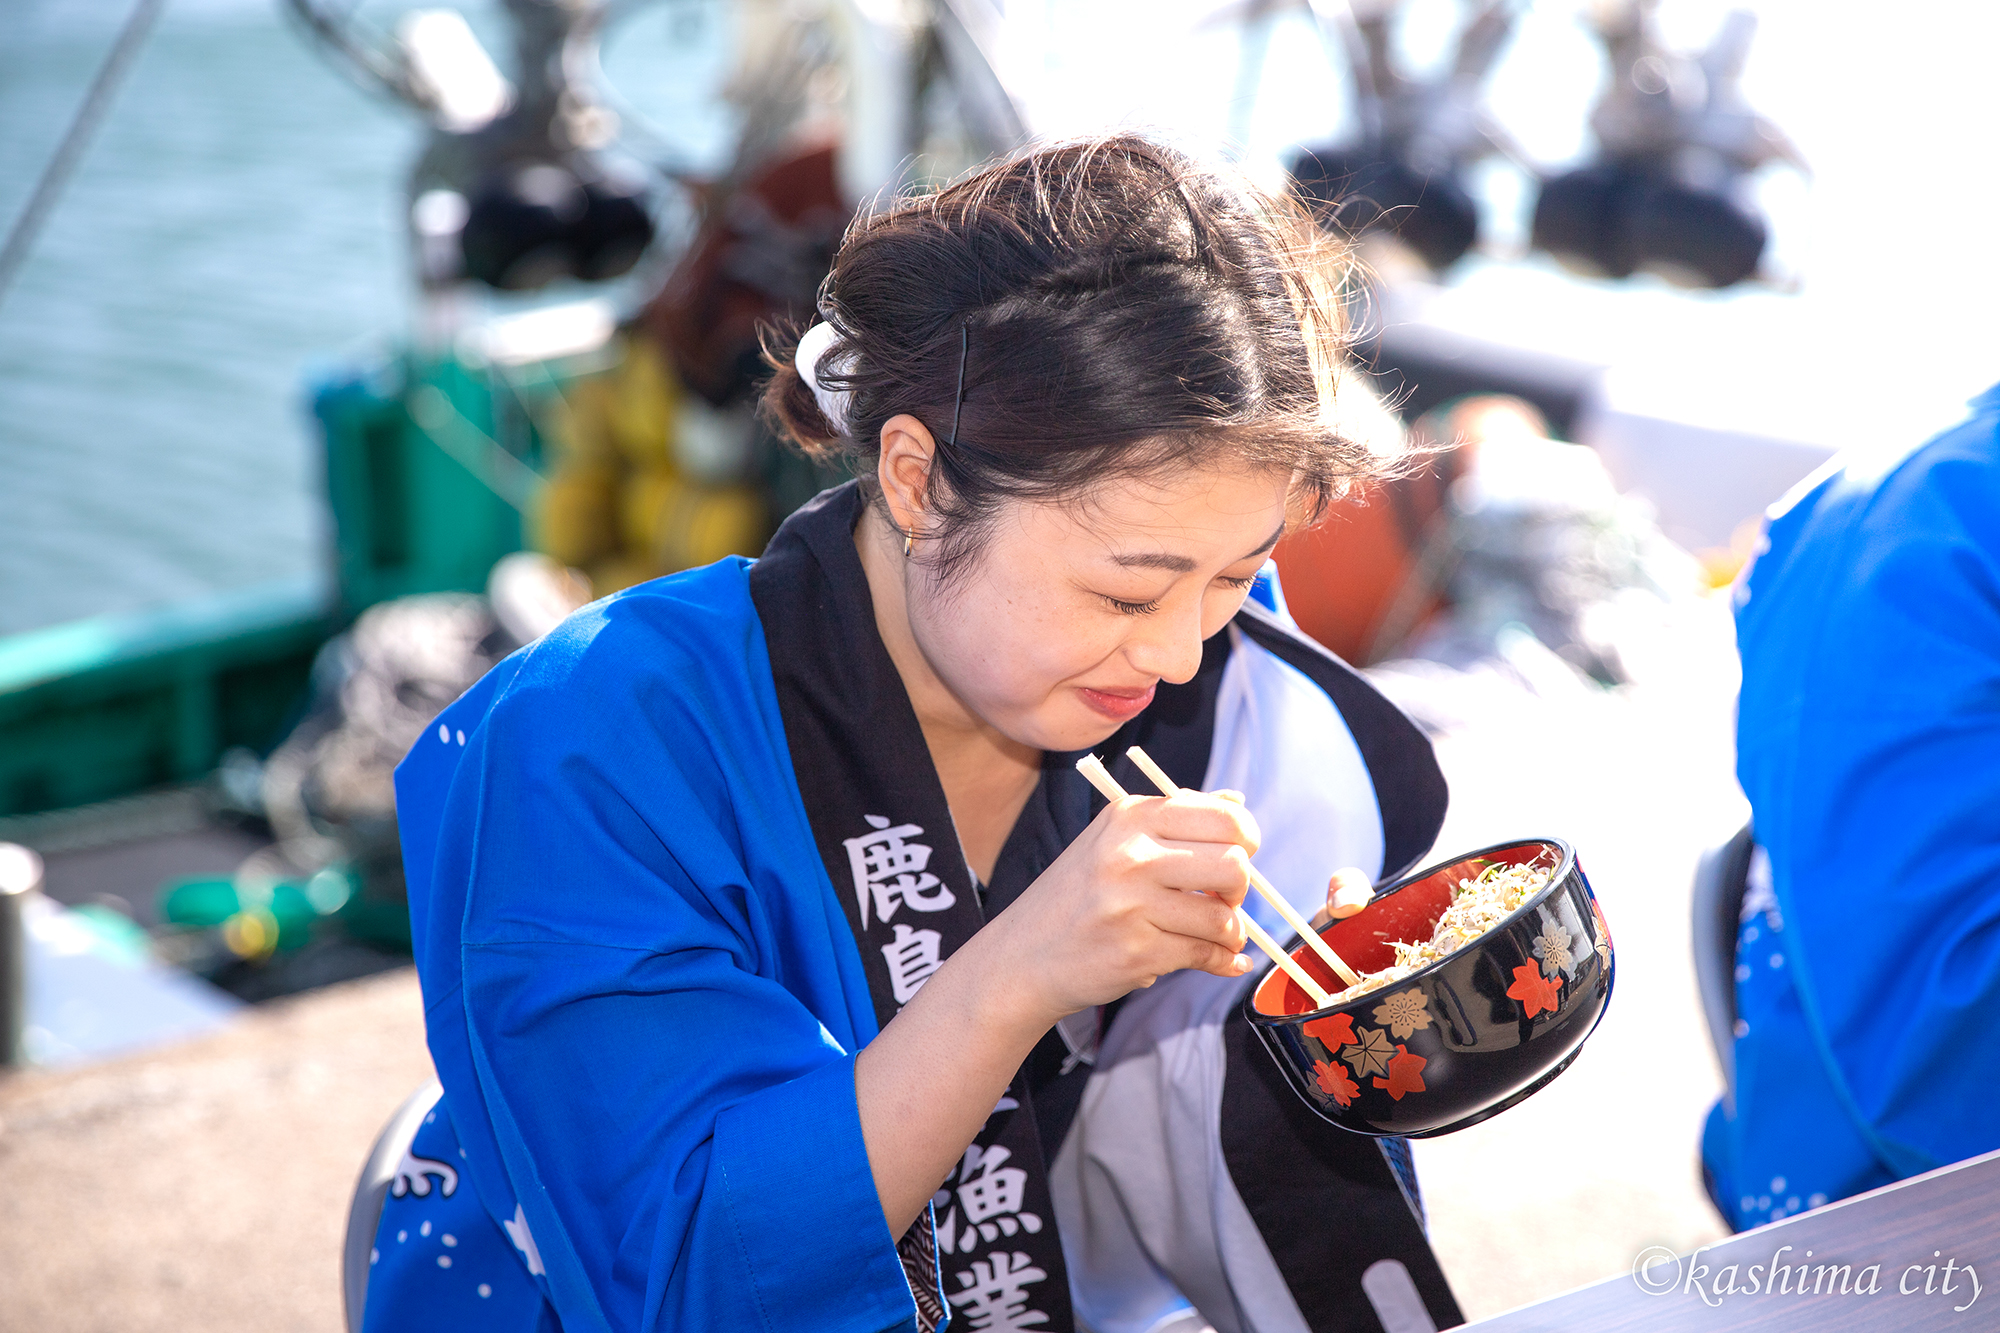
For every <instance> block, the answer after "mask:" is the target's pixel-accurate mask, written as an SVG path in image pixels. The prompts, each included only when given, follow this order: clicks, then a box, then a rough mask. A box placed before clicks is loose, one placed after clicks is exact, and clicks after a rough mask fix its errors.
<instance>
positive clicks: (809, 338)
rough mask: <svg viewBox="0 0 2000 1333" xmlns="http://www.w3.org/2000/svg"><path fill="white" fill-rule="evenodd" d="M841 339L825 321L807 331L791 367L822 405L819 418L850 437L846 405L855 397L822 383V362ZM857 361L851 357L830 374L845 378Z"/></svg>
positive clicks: (833, 366) (834, 366)
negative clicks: (820, 372) (795, 369)
mask: <svg viewBox="0 0 2000 1333" xmlns="http://www.w3.org/2000/svg"><path fill="white" fill-rule="evenodd" d="M839 337H840V331H839V330H838V329H836V328H834V327H833V325H831V324H828V323H826V322H825V321H824V320H822V321H821V322H820V323H818V324H815V325H813V326H812V327H811V328H809V329H807V330H806V336H805V337H803V338H801V339H799V350H798V351H797V352H794V353H793V354H792V364H793V365H794V366H796V367H797V368H798V372H799V378H800V379H802V380H804V381H805V382H806V387H807V388H808V389H811V390H812V393H813V398H814V399H815V400H816V401H817V402H818V403H819V411H820V415H821V416H823V417H825V418H826V419H827V421H828V423H829V424H831V425H832V427H833V428H834V429H835V430H837V431H839V432H840V433H841V434H842V435H845V434H847V402H848V399H850V398H852V397H853V396H854V395H853V393H852V392H851V391H850V390H847V389H829V388H826V387H824V386H823V385H821V384H820V382H819V369H820V362H821V360H822V359H824V358H825V356H826V349H827V348H829V347H831V346H832V345H833V343H834V340H835V339H837V338H839ZM853 363H854V357H853V355H852V354H851V353H850V354H849V355H847V356H845V357H842V358H840V359H839V360H837V361H835V362H833V363H831V364H829V365H828V366H827V370H829V371H830V372H832V373H833V374H836V375H845V374H847V373H848V371H849V370H850V369H851V368H852V366H853Z"/></svg>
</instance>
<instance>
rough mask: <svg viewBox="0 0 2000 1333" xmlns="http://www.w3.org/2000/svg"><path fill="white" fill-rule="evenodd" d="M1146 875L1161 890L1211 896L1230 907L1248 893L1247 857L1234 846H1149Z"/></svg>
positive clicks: (1248, 860) (1145, 856)
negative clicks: (1174, 890)
mask: <svg viewBox="0 0 2000 1333" xmlns="http://www.w3.org/2000/svg"><path fill="white" fill-rule="evenodd" d="M1143 855H1144V866H1145V871H1146V873H1147V875H1148V876H1149V877H1150V878H1152V879H1153V880H1154V881H1155V882H1157V883H1158V884H1160V885H1161V886H1162V887H1164V888H1169V889H1182V890H1185V891H1186V892H1189V893H1212V894H1214V895H1216V896H1217V897H1219V898H1221V899H1222V900H1223V901H1225V902H1227V903H1228V904H1229V905H1230V906H1231V907H1234V906H1235V905H1236V904H1238V903H1240V902H1242V901H1243V898H1244V895H1246V894H1247V893H1249V891H1250V857H1249V854H1248V853H1246V852H1245V851H1244V850H1243V849H1242V848H1241V847H1238V846H1237V845H1236V844H1234V843H1213V842H1150V843H1149V844H1148V846H1147V847H1146V849H1145V851H1144V854H1143Z"/></svg>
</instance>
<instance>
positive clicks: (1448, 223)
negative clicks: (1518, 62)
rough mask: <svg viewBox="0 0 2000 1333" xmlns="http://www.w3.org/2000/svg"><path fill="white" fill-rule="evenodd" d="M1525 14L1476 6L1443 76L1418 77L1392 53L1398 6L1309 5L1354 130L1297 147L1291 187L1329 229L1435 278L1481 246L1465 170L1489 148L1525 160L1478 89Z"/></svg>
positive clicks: (1490, 0) (1513, 4)
mask: <svg viewBox="0 0 2000 1333" xmlns="http://www.w3.org/2000/svg"><path fill="white" fill-rule="evenodd" d="M1523 7H1524V4H1523V0H1478V3H1476V4H1474V5H1473V6H1472V7H1471V13H1470V16H1469V17H1468V19H1467V21H1466V23H1465V26H1464V27H1463V28H1462V29H1461V30H1460V31H1459V34H1458V38H1457V41H1456V43H1455V45H1454V47H1453V50H1452V53H1451V55H1450V57H1449V58H1448V59H1447V60H1446V61H1445V63H1444V67H1443V69H1442V70H1440V71H1439V72H1437V73H1436V74H1433V75H1431V76H1429V77H1426V78H1419V77H1415V76H1413V75H1411V74H1409V73H1408V72H1407V71H1405V70H1404V69H1403V68H1401V65H1400V62H1399V61H1398V60H1397V58H1396V56H1395V53H1394V50H1393V42H1392V37H1393V33H1392V24H1393V20H1394V18H1395V17H1396V14H1397V11H1398V10H1399V9H1400V8H1401V0H1357V3H1354V4H1352V5H1348V6H1343V7H1341V8H1340V10H1339V11H1338V12H1337V14H1336V15H1334V16H1331V17H1323V16H1321V14H1320V10H1319V8H1318V7H1317V6H1314V7H1312V12H1313V14H1314V17H1315V19H1316V20H1317V21H1318V23H1319V25H1320V28H1321V31H1322V34H1323V35H1324V34H1326V32H1327V30H1328V27H1329V25H1333V26H1335V27H1337V30H1338V33H1339V36H1340V38H1341V44H1342V45H1343V47H1344V49H1345V53H1346V56H1347V63H1348V66H1349V68H1350V70H1351V72H1352V77H1353V81H1354V92H1355V96H1354V101H1355V110H1356V112H1357V114H1358V118H1359V120H1360V123H1361V133H1360V136H1359V138H1358V140H1357V141H1355V142H1352V143H1347V144H1329V145H1323V146H1319V147H1309V148H1304V149H1301V150H1300V151H1299V153H1298V154H1297V156H1296V157H1294V158H1293V159H1292V161H1291V163H1290V171H1291V177H1292V189H1293V191H1294V192H1295V193H1296V194H1297V195H1298V196H1299V198H1300V199H1301V200H1303V201H1304V202H1305V203H1307V204H1308V205H1309V206H1311V207H1312V208H1313V210H1314V212H1315V213H1316V214H1317V215H1318V216H1319V217H1320V219H1321V221H1322V222H1323V223H1324V224H1325V225H1327V226H1328V227H1330V228H1332V229H1334V230H1336V231H1339V232H1341V233H1344V234H1347V235H1351V236H1359V237H1375V238H1380V239H1383V240H1386V241H1390V242H1394V243H1397V244H1400V246H1402V247H1403V248H1404V249H1406V250H1407V251H1409V252H1410V253H1412V254H1414V255H1415V256H1416V257H1417V258H1418V259H1420V260H1421V261H1422V262H1423V264H1424V265H1425V266H1426V267H1428V268H1429V269H1430V270H1431V271H1432V272H1443V271H1444V270H1445V269H1447V268H1450V267H1451V266H1452V265H1453V264H1455V263H1457V262H1458V261H1459V260H1460V259H1461V258H1463V257H1464V255H1465V254H1466V252H1467V251H1469V250H1470V249H1472V247H1473V245H1474V244H1475V243H1477V241H1478V239H1479V207H1478V205H1477V203H1475V202H1474V200H1473V197H1472V193H1471V191H1470V190H1469V189H1468V188H1467V185H1466V176H1467V172H1468V170H1469V169H1470V168H1471V166H1472V165H1473V164H1474V163H1476V162H1478V161H1479V160H1480V159H1481V158H1483V157H1485V156H1487V155H1488V154H1490V153H1493V152H1499V153H1502V154H1505V155H1507V156H1509V157H1512V158H1515V159H1516V160H1522V159H1523V155H1522V154H1521V152H1520V150H1519V149H1518V148H1517V147H1516V146H1515V145H1514V142H1513V140H1512V138H1511V137H1510V136H1509V135H1508V134H1507V132H1506V130H1505V129H1504V128H1503V127H1502V126H1501V124H1500V122H1499V121H1498V120H1497V119H1496V118H1495V117H1494V116H1493V115H1492V113H1491V112H1490V111H1489V110H1488V109H1487V108H1486V104H1485V92H1484V87H1485V84H1486V81H1487V79H1488V77H1489V76H1490V75H1491V73H1492V70H1493V66H1494V64H1495V63H1496V62H1497V61H1498V60H1499V58H1500V55H1501V53H1502V52H1503V51H1504V50H1505V49H1506V46H1507V41H1508V39H1509V38H1510V37H1511V36H1512V35H1513V29H1514V24H1515V21H1516V19H1517V17H1518V16H1519V13H1520V10H1521V9H1522V8H1523Z"/></svg>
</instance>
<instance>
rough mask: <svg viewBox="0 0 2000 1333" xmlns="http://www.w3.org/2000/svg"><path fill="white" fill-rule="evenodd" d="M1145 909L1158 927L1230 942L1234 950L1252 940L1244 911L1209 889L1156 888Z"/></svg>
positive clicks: (1192, 936) (1167, 932)
mask: <svg viewBox="0 0 2000 1333" xmlns="http://www.w3.org/2000/svg"><path fill="white" fill-rule="evenodd" d="M1143 910H1144V912H1145V916H1146V920H1147V921H1149V922H1150V923H1151V924H1152V925H1153V927H1154V928H1155V929H1157V930H1160V931H1163V932H1165V933H1166V934H1169V935H1185V936H1187V937H1188V938H1189V939H1199V940H1208V941H1211V942H1213V943H1216V944H1220V945H1225V946H1227V947H1228V949H1229V951H1230V952H1231V953H1240V952H1242V949H1243V946H1244V945H1245V944H1247V943H1249V938H1250V937H1249V935H1248V933H1247V932H1246V931H1245V930H1244V929H1243V919H1242V915H1241V914H1240V913H1238V912H1237V911H1236V909H1235V908H1234V907H1232V906H1230V905H1229V904H1228V903H1225V902H1224V901H1222V899H1220V898H1215V897H1211V896H1210V895H1208V894H1206V893H1175V892H1172V891H1171V890H1168V891H1164V892H1157V893H1156V894H1155V895H1154V897H1153V898H1152V899H1151V900H1150V901H1148V902H1147V903H1145V905H1144V908H1143Z"/></svg>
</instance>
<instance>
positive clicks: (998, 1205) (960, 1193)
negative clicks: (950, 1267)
mask: <svg viewBox="0 0 2000 1333" xmlns="http://www.w3.org/2000/svg"><path fill="white" fill-rule="evenodd" d="M1013 1155H1014V1154H1013V1152H1012V1151H1011V1150H1010V1149H1008V1148H1005V1147H1002V1146H1001V1145H999V1144H997V1143H996V1144H994V1145H993V1146H992V1147H990V1148H982V1147H980V1146H979V1145H978V1144H976V1143H975V1144H973V1145H972V1146H971V1147H970V1148H967V1149H966V1150H965V1157H964V1159H963V1160H962V1161H960V1163H959V1165H958V1169H957V1170H956V1171H954V1172H953V1173H952V1175H953V1176H954V1177H956V1178H957V1180H958V1182H959V1185H958V1189H957V1191H956V1195H957V1202H958V1206H955V1207H952V1208H951V1209H950V1211H949V1212H947V1213H946V1214H945V1220H944V1221H943V1222H941V1223H940V1224H939V1226H938V1248H939V1249H941V1250H943V1251H944V1252H945V1253H946V1254H951V1253H954V1252H956V1253H959V1254H967V1255H969V1254H971V1253H972V1251H973V1249H974V1248H975V1247H977V1246H978V1244H979V1242H980V1240H981V1239H982V1238H983V1239H984V1240H985V1241H986V1242H987V1243H988V1244H991V1243H992V1242H994V1241H996V1240H999V1239H1000V1238H1001V1237H1002V1236H1018V1235H1020V1234H1021V1233H1022V1232H1024V1231H1025V1232H1027V1233H1028V1234H1029V1235H1031V1236H1032V1235H1034V1234H1035V1233H1036V1232H1038V1231H1040V1230H1041V1229H1042V1219H1041V1217H1040V1215H1038V1214H1036V1213H1025V1212H1022V1211H1021V1205H1022V1204H1023V1203H1024V1202H1026V1197H1027V1190H1028V1173H1027V1172H1026V1171H1023V1170H1022V1169H1021V1168H1020V1167H1018V1166H1005V1165H1003V1163H1005V1162H1006V1161H1007V1159H1008V1158H1010V1157H1012V1156H1013ZM945 1183H946V1184H947V1185H949V1184H950V1180H949V1179H948V1180H947V1181H946V1182H945ZM953 1193H954V1192H953V1191H951V1190H949V1189H946V1190H941V1191H939V1194H938V1199H937V1200H934V1202H938V1203H939V1206H940V1207H942V1206H944V1205H945V1204H949V1203H951V1202H952V1198H953ZM959 1207H963V1208H964V1210H965V1222H964V1224H963V1227H961V1225H960V1223H959V1220H958V1217H959Z"/></svg>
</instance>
